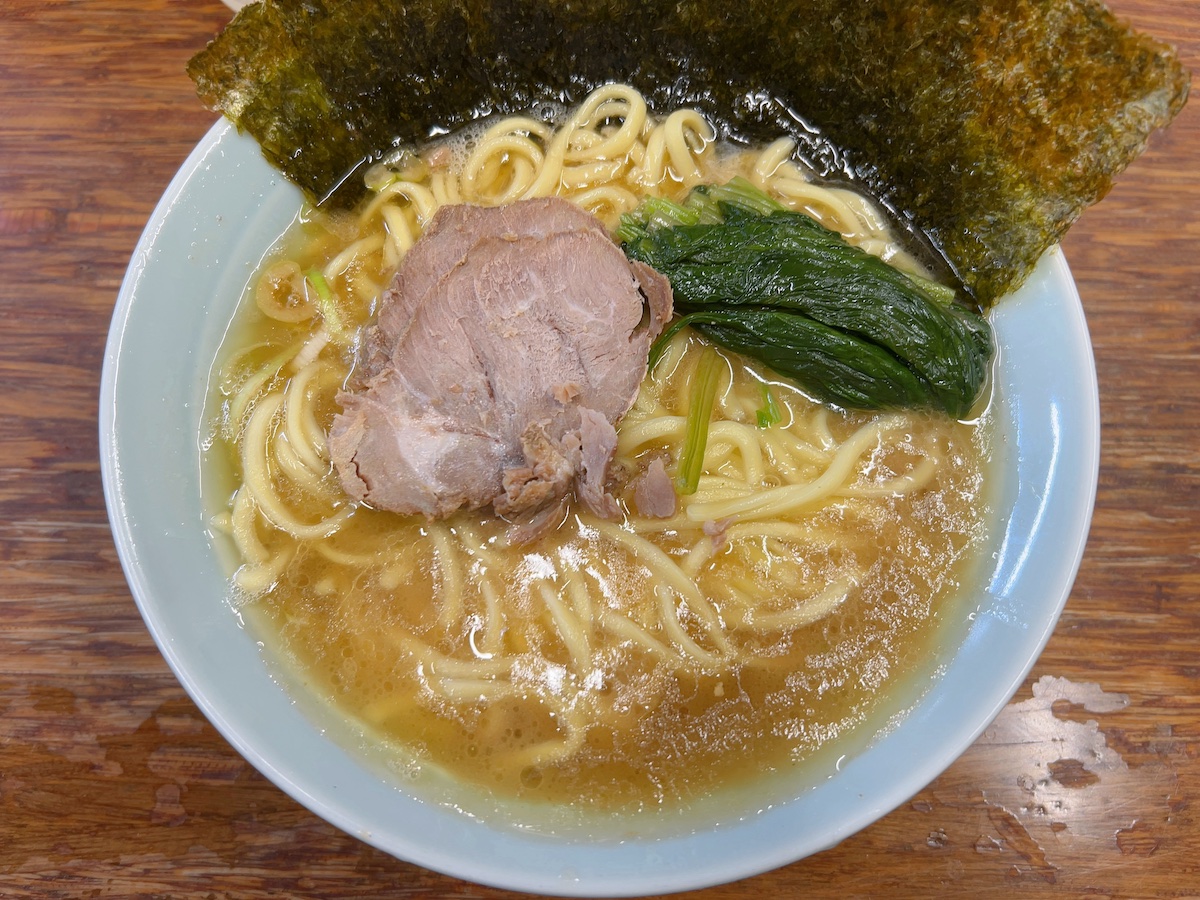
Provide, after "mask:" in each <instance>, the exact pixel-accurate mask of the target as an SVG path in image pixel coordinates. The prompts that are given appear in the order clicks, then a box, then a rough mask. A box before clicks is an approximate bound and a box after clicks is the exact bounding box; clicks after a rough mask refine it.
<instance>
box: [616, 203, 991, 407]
mask: <svg viewBox="0 0 1200 900" xmlns="http://www.w3.org/2000/svg"><path fill="white" fill-rule="evenodd" d="M618 235H619V237H620V238H621V239H622V242H623V247H624V249H625V252H626V254H627V255H628V256H629V257H630V258H632V259H637V260H640V261H642V262H644V263H646V264H647V265H649V266H652V267H653V268H655V269H657V270H658V271H659V272H661V273H662V274H664V275H666V276H667V278H668V279H669V280H670V282H671V288H672V290H673V292H674V295H675V308H676V310H677V311H678V312H680V313H682V318H680V319H679V320H678V321H677V322H676V323H674V325H673V326H672V328H671V329H670V330H669V331H668V332H667V334H665V335H664V336H663V337H662V338H660V342H662V341H664V340H668V339H669V338H670V337H671V336H673V335H674V334H675V333H676V332H677V331H678V329H679V328H681V327H683V326H691V327H693V328H695V329H696V330H697V331H699V332H700V333H701V334H703V335H705V336H706V337H708V338H709V339H711V340H713V341H715V342H716V343H718V344H720V345H722V346H724V347H728V348H730V349H732V350H736V351H737V352H739V353H742V354H745V355H746V356H750V357H753V358H755V359H758V360H760V361H762V362H763V363H765V364H766V365H768V366H770V367H771V368H772V369H774V370H775V371H776V372H779V373H780V374H782V375H785V376H787V377H789V378H791V379H793V380H795V381H796V382H797V383H798V384H799V385H801V386H802V387H803V388H804V389H806V390H807V391H809V392H810V393H812V394H815V395H816V396H818V397H820V398H821V399H823V400H828V401H830V402H832V403H836V404H838V405H840V406H844V407H848V408H853V409H877V408H885V407H932V408H936V409H941V410H944V411H946V412H947V413H949V414H950V415H952V416H956V417H962V416H965V415H967V414H968V413H969V412H970V410H971V408H972V406H973V405H974V404H975V402H976V400H977V399H978V398H979V396H980V393H981V391H982V389H983V386H984V384H985V382H986V380H987V375H988V367H989V363H990V360H991V357H992V352H993V344H992V335H991V329H990V327H989V326H988V324H987V322H986V320H985V319H984V318H983V317H982V316H980V315H979V314H978V313H977V312H975V311H974V310H972V309H970V308H968V307H967V306H965V305H962V304H959V303H946V302H944V300H943V298H942V295H941V292H940V291H931V290H930V289H929V288H928V287H927V283H926V282H924V280H923V279H914V278H912V277H910V276H908V275H906V274H905V273H903V272H901V271H900V270H898V269H896V268H893V267H892V266H890V265H888V264H887V263H885V262H883V261H882V260H881V259H879V258H877V257H875V256H872V255H871V254H869V253H866V252H865V251H863V250H860V249H859V248H857V247H854V246H852V245H851V244H848V243H847V242H846V241H845V240H844V239H843V238H842V237H841V235H839V234H837V233H836V232H833V231H830V230H829V229H827V228H825V227H824V226H823V225H821V224H820V223H818V222H817V221H816V220H814V219H812V218H810V217H809V216H806V215H804V214H802V213H797V212H791V211H789V210H786V209H784V208H783V207H781V206H779V205H778V204H774V203H773V201H771V200H769V198H767V197H766V196H765V195H762V194H761V193H758V192H756V191H755V190H754V189H753V188H752V187H750V186H749V185H747V184H745V183H738V182H733V183H731V185H729V186H719V187H714V186H703V187H700V188H697V189H696V190H694V191H693V192H692V194H691V196H690V197H689V198H688V201H687V202H686V203H684V204H682V205H679V204H670V203H667V202H665V201H662V200H655V201H653V202H648V203H647V204H643V206H641V207H639V208H638V209H637V210H635V211H634V212H633V213H631V214H628V215H627V216H625V218H624V219H623V220H622V223H621V227H620V229H619V231H618ZM660 346H661V343H660ZM655 358H656V356H655Z"/></svg>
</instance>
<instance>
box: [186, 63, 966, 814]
mask: <svg viewBox="0 0 1200 900" xmlns="http://www.w3.org/2000/svg"><path fill="white" fill-rule="evenodd" d="M598 94H599V96H596V95H594V96H593V97H592V98H590V99H589V100H588V101H587V102H585V104H584V106H583V107H581V109H579V110H575V111H573V112H571V111H568V112H567V113H564V114H562V116H560V117H559V119H558V121H557V122H555V123H554V124H553V125H552V124H548V122H547V121H546V117H535V116H530V117H527V118H521V117H518V118H513V119H508V120H504V121H500V122H491V123H486V124H485V125H483V126H480V127H479V128H477V129H476V130H475V131H474V132H473V134H472V136H471V137H470V140H465V139H461V138H457V137H453V136H452V137H451V138H450V142H451V144H453V146H454V148H455V149H454V151H453V152H451V151H450V150H448V149H447V147H448V146H450V144H435V145H431V146H430V147H427V148H423V149H422V150H421V151H420V152H419V154H405V155H403V156H400V157H397V161H396V163H395V165H394V166H393V167H392V170H391V171H387V170H385V171H376V172H374V173H373V174H372V176H371V183H372V185H373V187H374V193H373V195H372V197H371V198H369V199H368V200H367V202H366V203H365V204H364V206H363V207H362V209H360V210H359V211H358V213H357V215H356V216H354V217H352V218H346V219H339V220H336V221H334V220H330V219H327V218H326V217H324V216H323V215H321V214H317V213H312V214H306V215H304V216H302V217H301V220H300V221H298V223H297V225H296V227H295V228H294V229H293V231H292V233H290V234H289V235H287V236H286V237H285V238H284V240H283V241H282V242H281V243H280V245H279V246H278V247H277V248H276V249H275V250H274V251H273V252H272V253H271V254H269V256H268V259H267V261H266V262H265V264H264V268H263V272H262V273H261V277H260V278H256V279H255V280H254V281H253V282H252V284H251V287H250V290H249V291H248V295H247V298H246V300H245V302H244V303H243V304H242V310H241V312H240V313H239V320H238V322H237V323H236V327H234V328H233V329H232V330H231V332H230V337H229V339H228V341H227V344H226V347H225V348H224V350H223V353H222V359H221V360H220V366H221V368H220V371H219V372H218V373H217V376H216V377H215V385H214V399H215V402H216V406H217V408H218V414H217V416H216V419H217V422H216V425H215V431H214V438H213V441H212V444H211V448H210V450H209V452H208V453H207V457H206V464H207V466H208V468H209V471H208V473H207V477H208V480H209V484H210V485H221V486H225V485H228V488H229V490H228V491H226V492H225V496H226V497H227V498H228V502H227V504H225V506H224V507H223V509H222V510H221V511H220V513H219V515H218V516H217V519H216V522H217V525H218V527H219V528H220V529H222V530H224V531H225V532H227V533H228V534H229V535H230V537H231V539H232V541H233V544H234V545H235V547H236V548H237V551H238V558H239V567H238V569H237V572H236V573H235V574H234V576H233V581H234V586H235V591H236V593H237V595H238V597H239V603H241V604H243V605H244V608H245V609H246V611H247V612H248V614H249V615H250V617H251V619H252V620H253V622H254V627H255V628H256V630H257V631H258V632H259V634H260V635H261V636H262V637H263V639H264V640H265V641H266V642H267V644H268V645H269V647H270V649H271V651H272V653H273V654H275V655H277V656H279V657H281V658H284V659H286V660H287V661H288V664H289V666H291V667H293V668H294V669H295V670H296V671H298V672H300V673H302V678H303V681H304V682H305V683H306V684H307V685H308V686H309V688H310V689H311V690H312V691H314V692H316V693H317V694H319V695H321V696H323V697H325V698H327V699H328V700H329V702H330V703H331V704H332V705H333V706H334V707H335V708H336V709H338V710H339V711H340V712H341V713H342V714H344V715H345V716H346V717H347V718H348V719H349V720H350V721H352V722H355V723H357V724H358V725H360V726H361V727H363V728H365V729H366V731H367V733H368V734H369V735H370V736H371V740H372V741H377V742H378V746H379V747H382V748H392V747H394V748H396V749H395V751H394V752H395V753H396V754H397V755H402V756H404V757H405V758H406V759H408V758H412V759H415V760H416V761H417V762H418V764H419V765H420V766H421V767H424V768H428V769H431V770H437V771H442V772H447V773H449V774H450V775H451V776H452V777H453V778H454V779H456V780H458V781H459V782H461V783H465V784H470V785H475V786H479V787H482V788H484V789H485V790H486V792H487V793H488V794H491V795H494V796H497V797H502V798H503V797H511V798H518V799H522V800H533V801H537V802H545V803H549V804H555V805H559V806H566V807H570V808H572V809H579V810H598V811H611V810H625V809H637V808H658V809H662V808H685V807H686V806H687V805H688V804H689V803H691V802H693V801H695V800H696V799H697V798H700V797H704V796H708V795H711V794H713V793H714V792H719V791H720V790H723V789H726V788H730V787H733V786H737V785H739V784H742V783H745V782H746V781H748V780H753V779H756V778H760V777H762V773H763V772H767V771H776V772H788V773H794V772H796V771H800V770H803V768H804V766H805V765H807V764H810V763H811V761H812V760H814V759H817V758H819V757H820V756H821V754H822V753H825V752H827V751H828V749H829V748H831V747H837V746H841V745H842V744H847V741H848V740H849V741H851V742H853V741H854V740H859V741H861V740H862V739H863V738H864V735H866V734H869V733H870V731H871V730H872V729H873V728H876V727H879V724H880V722H881V721H882V720H885V719H886V717H887V716H889V715H892V714H893V713H895V712H896V711H897V710H898V709H900V708H902V707H903V705H904V704H905V703H906V702H908V701H909V700H911V699H912V698H913V697H915V692H916V691H918V690H919V682H920V679H923V678H927V677H929V676H930V675H931V673H932V672H933V671H934V669H935V667H936V664H937V657H938V652H939V651H938V648H939V646H941V644H942V643H943V642H944V641H945V640H946V634H947V631H948V629H949V630H950V631H952V630H953V628H954V627H955V626H956V625H958V624H961V622H962V621H963V620H964V619H965V611H964V608H963V606H964V599H963V598H964V596H966V595H967V594H968V593H969V591H967V590H965V589H964V586H966V587H969V585H970V583H971V582H970V579H971V577H972V572H973V566H974V563H975V561H976V560H978V558H979V557H980V555H981V552H982V547H983V546H984V543H985V538H986V535H985V533H984V515H985V508H986V498H987V496H988V493H989V492H988V490H987V485H988V482H987V479H986V478H985V469H986V461H987V458H988V446H987V441H988V428H987V425H986V421H983V420H978V421H973V422H957V421H953V420H950V419H948V418H947V417H945V416H943V415H940V414H936V413H932V412H923V411H904V412H895V411H889V412H884V413H870V414H867V413H852V412H845V411H842V410H837V409H832V408H829V407H826V406H823V405H821V404H819V403H816V402H814V401H813V400H811V399H810V398H809V397H807V396H806V395H805V394H804V393H803V392H802V391H800V390H799V389H798V388H796V387H794V386H792V385H790V384H787V383H785V382H783V381H781V380H780V379H778V378H777V377H776V376H774V375H772V373H771V372H770V371H769V370H766V369H764V368H762V367H760V366H758V365H756V364H753V363H751V362H748V361H747V360H745V359H743V358H741V357H738V356H737V355H736V354H732V353H728V352H725V351H721V381H720V386H719V390H718V395H717V401H716V404H715V408H714V411H713V420H712V424H711V426H710V430H709V441H708V447H707V451H706V454H705V462H704V471H703V474H702V476H701V480H700V486H699V488H698V490H697V491H696V493H695V494H691V495H688V496H684V497H681V498H679V503H678V508H677V511H676V513H675V514H674V515H672V516H668V517H666V518H655V517H648V516H643V515H640V514H639V513H638V509H637V504H636V502H635V500H634V493H635V484H636V481H637V478H638V476H639V474H640V473H641V472H642V471H644V470H645V469H646V467H647V466H648V465H650V464H651V463H652V462H653V461H654V460H662V461H663V462H664V463H665V464H666V465H667V467H668V470H670V468H671V467H672V466H673V465H674V464H675V463H676V462H677V461H678V459H679V456H680V453H681V446H682V441H683V427H682V423H683V421H684V420H685V418H686V415H687V410H688V405H689V400H690V397H691V391H692V386H693V378H692V375H693V372H694V370H695V368H696V365H697V360H698V358H699V356H700V355H701V352H702V350H703V348H704V346H705V345H704V342H703V340H702V339H701V338H699V337H698V336H695V335H691V334H689V333H688V332H683V333H681V334H680V335H677V336H676V337H675V338H674V339H673V341H672V343H671V344H670V346H669V348H668V350H667V352H666V354H665V355H664V357H663V358H662V360H661V361H660V362H659V364H658V365H657V366H656V367H655V368H654V370H653V372H652V373H651V375H650V376H648V377H647V379H646V381H645V382H644V384H643V385H642V388H641V392H640V394H639V396H638V399H637V401H636V403H635V405H634V407H633V408H632V410H631V411H630V412H629V413H628V414H627V415H626V416H625V418H624V419H623V420H622V421H621V422H620V424H619V426H618V433H619V443H618V448H617V455H616V458H615V459H614V463H613V467H612V472H611V479H610V481H611V483H612V484H613V486H614V494H615V496H616V497H617V499H618V500H619V502H620V505H621V508H622V511H623V517H622V518H621V519H619V520H616V521H605V520H602V519H598V518H596V517H595V516H593V515H592V514H590V513H589V512H588V511H587V510H586V509H585V508H583V507H582V506H578V505H576V506H573V507H572V508H571V511H570V514H569V515H568V516H567V518H566V521H565V522H564V523H563V525H562V527H560V528H558V529H557V530H556V531H554V532H552V533H551V534H550V535H548V536H546V537H545V538H543V539H541V540H540V541H539V542H537V543H536V544H534V545H531V546H525V547H521V548H513V547H510V546H509V545H508V542H507V539H506V530H507V523H505V522H503V521H499V520H497V519H496V518H495V517H494V516H493V515H492V513H491V510H490V509H488V510H484V511H481V512H476V513H460V514H457V515H456V516H454V517H452V518H450V519H446V520H443V521H439V522H426V521H425V520H424V519H411V518H405V517H401V516H397V515H394V514H390V513H384V512H380V511H377V510H373V509H370V508H367V507H365V506H355V505H354V504H351V503H350V502H349V501H348V500H347V499H346V497H345V496H344V494H343V493H342V492H341V488H340V485H339V484H338V482H337V479H336V477H335V476H334V475H333V474H332V472H331V467H330V465H329V462H328V454H327V451H326V450H325V447H324V436H325V432H326V431H327V429H328V427H329V423H330V420H331V419H332V416H333V415H334V414H335V412H336V411H337V403H336V400H335V396H336V393H337V391H338V390H339V388H340V386H341V385H342V384H343V383H344V382H345V380H346V378H347V377H348V374H349V372H350V370H351V367H352V365H353V363H354V356H355V351H356V341H357V335H358V333H359V329H360V328H361V327H362V326H363V325H364V324H366V323H368V322H369V321H370V320H371V318H372V316H373V315H374V314H375V312H376V309H375V303H376V302H377V298H378V296H379V294H380V292H381V291H382V289H383V288H384V287H386V285H387V284H388V282H389V281H390V279H391V276H392V274H393V273H394V271H395V269H396V267H397V266H398V265H399V263H400V261H401V260H402V259H403V256H404V253H405V252H406V251H407V249H408V247H409V246H411V243H412V241H413V240H415V239H416V237H417V236H419V234H420V232H421V228H422V226H423V225H424V223H425V222H427V221H428V219H429V217H430V216H431V215H432V214H433V212H434V211H435V210H436V208H437V207H438V206H440V205H442V204H444V203H455V202H474V203H484V204H495V203H502V202H508V201H510V200H512V199H515V198H516V197H520V196H526V195H529V194H531V193H537V192H539V191H542V192H549V193H559V194H561V195H563V196H566V197H567V198H568V199H572V200H574V201H575V202H577V203H579V204H580V205H582V206H584V207H585V208H588V209H591V210H592V211H593V212H595V213H596V214H597V215H598V216H600V217H601V219H602V220H604V221H605V222H606V223H607V224H609V225H610V227H611V226H612V225H613V224H615V222H616V219H617V217H618V216H619V215H620V213H621V212H623V211H626V210H627V209H629V208H631V207H632V205H634V204H636V203H637V202H638V201H639V200H640V199H641V198H643V197H645V196H649V195H656V196H666V197H671V198H678V197H681V196H682V195H683V194H684V193H686V191H687V190H688V189H689V188H690V187H691V186H693V185H694V184H697V183H702V182H713V181H724V180H727V179H728V178H729V177H731V176H732V175H735V174H736V175H741V176H742V177H745V178H747V179H749V180H751V181H752V182H754V183H755V184H757V185H759V186H760V187H761V188H763V189H764V190H766V191H767V192H768V193H770V194H771V195H772V196H773V197H776V198H777V199H779V200H780V201H781V202H783V203H785V205H788V206H790V207H792V208H794V209H798V210H802V211H806V212H808V213H809V214H810V215H813V216H815V217H817V218H819V219H820V220H821V221H822V222H823V223H824V224H826V225H827V226H828V227H831V228H834V229H835V230H837V231H840V232H841V233H843V234H844V235H845V236H846V238H847V240H849V241H851V242H853V243H857V244H859V245H860V246H863V247H864V248H867V249H869V250H871V251H872V252H875V253H877V254H879V255H882V256H884V257H885V258H888V259H889V260H890V261H891V262H892V263H893V264H894V265H897V266H898V267H901V268H909V269H911V270H913V271H918V272H921V271H923V269H922V267H921V266H920V265H919V263H918V262H917V261H916V260H913V259H912V258H910V257H908V256H907V255H906V254H905V253H904V251H903V250H901V249H900V248H899V247H898V246H897V245H896V243H895V241H893V240H892V238H891V236H890V234H889V232H888V230H887V227H886V224H885V220H884V218H883V217H882V216H881V215H880V214H879V213H878V212H877V211H876V210H875V208H874V207H873V206H872V204H871V203H870V202H869V201H867V200H866V199H864V198H861V197H857V196H855V195H853V194H851V193H850V192H848V191H845V190H842V189H831V188H826V187H822V186H819V185H814V184H811V183H810V182H809V181H808V179H807V177H806V175H805V173H804V172H803V171H802V170H800V169H799V168H798V167H797V166H796V165H795V164H794V163H792V162H790V150H789V147H788V145H787V143H786V142H777V143H775V144H772V145H770V146H768V147H759V148H750V149H746V148H742V147H727V146H720V145H718V144H717V143H716V142H715V141H714V137H713V132H712V131H711V129H707V130H706V128H705V123H704V122H703V119H701V118H700V117H699V116H698V115H696V114H694V113H690V112H689V111H681V112H680V113H678V114H675V115H672V116H668V117H665V118H663V119H660V120H655V119H652V118H651V117H649V115H648V114H647V113H646V111H645V108H644V104H642V105H639V104H640V98H639V97H637V95H636V92H633V91H631V90H630V89H628V88H624V87H623V86H612V87H611V88H610V89H605V90H603V91H601V92H598ZM544 112H545V111H544ZM625 137H628V141H626V140H625ZM547 185H548V187H546V186H547ZM272 279H273V281H272ZM263 283H269V284H270V285H272V287H271V290H270V291H267V296H266V298H265V299H263V294H264V291H266V289H265V288H263V287H261V285H262V284H263ZM280 310H283V313H281V312H280ZM768 402H769V403H770V404H772V406H773V408H774V410H775V411H776V412H777V418H778V421H774V422H772V423H771V424H768V425H767V426H766V427H761V426H760V424H759V422H758V418H757V414H758V412H759V411H760V410H761V409H762V408H763V406H764V403H768ZM210 493H211V494H212V495H216V494H218V493H221V491H219V490H216V489H215V488H214V489H213V490H212V491H211V492H210ZM747 498H751V499H747ZM847 746H849V744H847ZM383 752H384V753H385V755H386V754H387V753H391V752H392V751H391V750H387V749H385V750H384V751H383Z"/></svg>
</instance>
